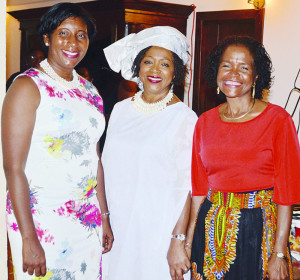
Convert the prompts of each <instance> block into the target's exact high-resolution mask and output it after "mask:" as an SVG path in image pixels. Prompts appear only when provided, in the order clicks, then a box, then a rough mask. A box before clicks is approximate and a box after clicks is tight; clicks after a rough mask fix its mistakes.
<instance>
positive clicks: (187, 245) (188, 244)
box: [184, 242, 192, 249]
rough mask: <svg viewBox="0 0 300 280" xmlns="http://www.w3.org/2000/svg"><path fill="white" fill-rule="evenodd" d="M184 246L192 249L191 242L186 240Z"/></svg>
mask: <svg viewBox="0 0 300 280" xmlns="http://www.w3.org/2000/svg"><path fill="white" fill-rule="evenodd" d="M184 247H185V248H188V249H192V243H189V242H187V243H185V245H184Z"/></svg>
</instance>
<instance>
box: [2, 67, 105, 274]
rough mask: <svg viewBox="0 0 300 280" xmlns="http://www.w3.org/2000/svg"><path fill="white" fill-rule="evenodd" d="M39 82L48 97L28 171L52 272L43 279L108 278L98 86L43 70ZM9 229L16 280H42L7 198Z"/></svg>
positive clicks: (44, 98)
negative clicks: (100, 195) (26, 258)
mask: <svg viewBox="0 0 300 280" xmlns="http://www.w3.org/2000/svg"><path fill="white" fill-rule="evenodd" d="M23 75H27V76H29V77H31V78H32V79H33V81H34V82H35V83H36V85H37V87H38V88H39V91H40V96H41V102H40V105H39V107H38V109H37V112H36V121H35V126H34V131H33V134H32V139H31V145H30V151H29V154H28V158H27V162H26V168H25V173H26V177H27V179H28V184H29V189H30V206H31V213H32V216H33V220H34V224H35V228H36V232H37V235H38V238H39V241H40V243H41V245H42V247H43V249H44V251H45V255H46V266H47V274H46V276H45V277H43V278H41V279H45V280H46V279H53V280H54V279H59V280H81V279H82V280H85V279H89V280H96V279H97V280H99V279H101V254H102V244H101V242H102V226H101V215H100V209H99V203H98V200H97V198H96V192H95V190H94V187H95V185H96V175H97V166H98V156H97V151H96V145H97V142H98V140H99V137H100V136H101V134H102V132H103V130H104V126H105V120H104V116H103V113H102V111H103V102H102V98H101V97H100V96H99V94H98V92H97V90H96V89H95V87H94V86H93V85H92V84H91V83H90V82H88V81H86V80H85V79H82V78H80V84H81V85H80V88H79V89H78V90H66V89H65V88H63V87H61V86H60V84H58V83H57V82H56V81H54V80H53V79H51V78H50V77H49V76H47V75H46V74H44V73H43V72H41V71H38V70H36V69H29V70H28V71H26V72H25V73H24V74H23ZM6 211H7V212H6V213H7V229H8V234H9V240H10V245H11V251H12V258H13V264H14V270H15V279H16V280H25V279H26V280H29V279H30V280H32V279H40V278H39V277H35V276H30V275H29V274H28V273H23V271H22V240H21V234H20V231H19V228H18V224H17V221H16V219H15V216H14V212H13V209H12V207H11V202H10V197H9V194H8V196H7V207H6Z"/></svg>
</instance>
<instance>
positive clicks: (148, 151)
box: [102, 98, 197, 280]
mask: <svg viewBox="0 0 300 280" xmlns="http://www.w3.org/2000/svg"><path fill="white" fill-rule="evenodd" d="M196 121H197V116H196V114H195V113H194V112H193V111H192V110H191V109H189V108H188V107H187V106H186V105H185V104H183V103H182V102H178V103H175V104H173V105H170V106H168V107H167V108H166V109H164V110H162V111H160V112H158V113H155V114H154V115H151V116H149V115H148V116H146V115H143V114H141V113H138V112H137V111H136V110H135V109H134V108H133V107H132V105H131V104H130V98H129V99H126V100H124V101H122V102H119V103H117V104H116V105H115V107H114V109H113V112H112V114H111V117H110V121H109V126H108V131H107V137H106V142H105V146H104V151H103V155H102V163H103V167H104V177H105V187H106V192H107V199H108V204H109V210H110V212H111V216H110V220H111V226H112V230H113V233H114V238H115V241H114V245H113V248H112V250H111V252H110V253H107V254H105V255H103V279H105V280H119V279H123V280H154V279H155V280H159V279H161V280H167V279H171V277H170V273H169V266H168V262H167V251H168V248H169V245H170V237H171V234H172V231H173V229H174V227H175V225H176V222H177V220H178V218H179V216H180V214H181V212H182V209H183V207H184V204H185V201H186V198H187V195H188V193H189V191H190V190H191V178H190V177H191V154H192V141H193V131H194V126H195V124H196ZM185 277H186V278H185V279H189V275H188V274H186V276H185Z"/></svg>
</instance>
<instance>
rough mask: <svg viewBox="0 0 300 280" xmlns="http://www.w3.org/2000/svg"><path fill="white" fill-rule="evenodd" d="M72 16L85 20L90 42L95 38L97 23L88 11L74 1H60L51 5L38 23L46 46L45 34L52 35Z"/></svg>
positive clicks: (40, 34) (39, 31)
mask: <svg viewBox="0 0 300 280" xmlns="http://www.w3.org/2000/svg"><path fill="white" fill-rule="evenodd" d="M72 17H73V18H81V19H82V20H83V21H84V22H85V24H86V26H87V31H88V37H89V41H90V43H91V42H92V41H93V40H94V38H95V36H96V33H97V29H96V24H95V20H94V19H93V18H92V17H91V16H90V15H89V14H88V12H87V11H86V10H85V9H83V8H82V7H80V6H79V5H77V4H74V3H58V4H56V5H53V6H52V7H50V8H49V9H48V11H47V12H46V13H45V14H43V15H42V17H41V19H40V22H39V25H38V34H39V36H40V40H41V42H42V46H43V47H44V48H46V47H45V44H44V38H43V36H44V35H48V36H49V37H50V35H51V34H52V33H53V32H54V30H55V29H56V28H57V27H58V26H59V25H60V24H61V23H62V22H63V21H64V20H66V19H68V18H72ZM46 50H47V48H46Z"/></svg>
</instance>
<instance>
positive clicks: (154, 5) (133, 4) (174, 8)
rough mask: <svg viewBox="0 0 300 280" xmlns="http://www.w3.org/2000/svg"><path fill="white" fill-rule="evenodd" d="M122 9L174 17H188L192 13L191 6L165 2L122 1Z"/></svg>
mask: <svg viewBox="0 0 300 280" xmlns="http://www.w3.org/2000/svg"><path fill="white" fill-rule="evenodd" d="M124 8H125V9H132V10H136V11H137V10H139V11H148V12H154V13H156V14H157V13H161V14H164V15H165V14H170V15H173V16H174V15H176V16H183V17H186V18H187V17H188V16H189V15H190V14H191V13H192V12H193V7H192V6H187V5H180V4H171V3H165V2H154V1H134V0H124Z"/></svg>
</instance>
